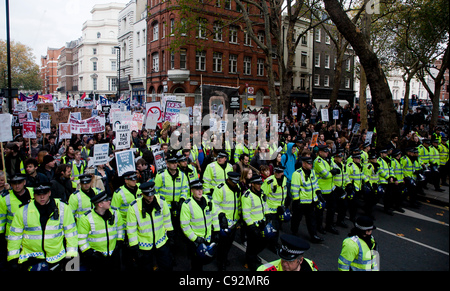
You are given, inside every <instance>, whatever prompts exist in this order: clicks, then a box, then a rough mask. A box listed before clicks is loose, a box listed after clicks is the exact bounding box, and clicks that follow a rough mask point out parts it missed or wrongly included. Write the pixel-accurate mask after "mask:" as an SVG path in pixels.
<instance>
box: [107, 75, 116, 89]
mask: <svg viewBox="0 0 450 291" xmlns="http://www.w3.org/2000/svg"><path fill="white" fill-rule="evenodd" d="M116 84H117V79H116V78H115V77H109V78H108V91H117V86H116Z"/></svg>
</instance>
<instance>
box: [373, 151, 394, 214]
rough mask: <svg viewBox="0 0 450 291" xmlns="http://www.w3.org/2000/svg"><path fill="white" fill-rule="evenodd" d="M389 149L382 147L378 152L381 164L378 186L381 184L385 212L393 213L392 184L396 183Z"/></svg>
mask: <svg viewBox="0 0 450 291" xmlns="http://www.w3.org/2000/svg"><path fill="white" fill-rule="evenodd" d="M387 152H388V150H387V149H386V148H385V149H381V150H380V151H379V152H378V154H379V157H378V159H377V162H378V165H379V168H378V169H379V172H378V186H379V187H380V186H381V189H380V188H379V190H381V192H382V193H384V194H382V196H383V203H384V210H383V211H384V213H387V214H389V215H393V212H392V195H393V194H392V184H393V183H394V177H393V171H392V169H391V167H390V160H389V157H388V155H387Z"/></svg>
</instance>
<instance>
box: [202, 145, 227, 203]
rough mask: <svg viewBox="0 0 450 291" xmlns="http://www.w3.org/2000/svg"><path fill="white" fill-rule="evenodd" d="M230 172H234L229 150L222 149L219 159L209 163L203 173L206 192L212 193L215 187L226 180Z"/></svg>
mask: <svg viewBox="0 0 450 291" xmlns="http://www.w3.org/2000/svg"><path fill="white" fill-rule="evenodd" d="M229 172H233V167H232V166H231V164H230V163H228V154H227V152H226V151H225V150H221V151H219V153H218V155H217V161H215V162H213V163H210V164H208V165H207V166H206V168H205V171H204V173H203V181H204V183H203V190H204V191H205V194H206V195H211V193H212V191H213V190H214V187H216V186H217V185H219V184H220V183H223V182H225V180H226V179H227V173H229ZM210 192H211V193H210Z"/></svg>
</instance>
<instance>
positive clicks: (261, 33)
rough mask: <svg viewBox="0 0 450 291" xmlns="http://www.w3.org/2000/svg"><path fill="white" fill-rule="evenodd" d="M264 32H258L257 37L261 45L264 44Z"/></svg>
mask: <svg viewBox="0 0 450 291" xmlns="http://www.w3.org/2000/svg"><path fill="white" fill-rule="evenodd" d="M264 35H265V34H264V31H258V34H257V37H258V40H259V41H260V42H261V43H264Z"/></svg>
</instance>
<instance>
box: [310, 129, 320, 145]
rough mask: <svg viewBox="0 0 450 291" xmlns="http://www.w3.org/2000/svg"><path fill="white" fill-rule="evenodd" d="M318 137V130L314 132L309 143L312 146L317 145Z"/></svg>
mask: <svg viewBox="0 0 450 291" xmlns="http://www.w3.org/2000/svg"><path fill="white" fill-rule="evenodd" d="M318 138H319V133H318V132H314V133H313V134H312V137H311V143H310V144H309V147H310V148H312V147H315V146H316V145H317V139H318Z"/></svg>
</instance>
